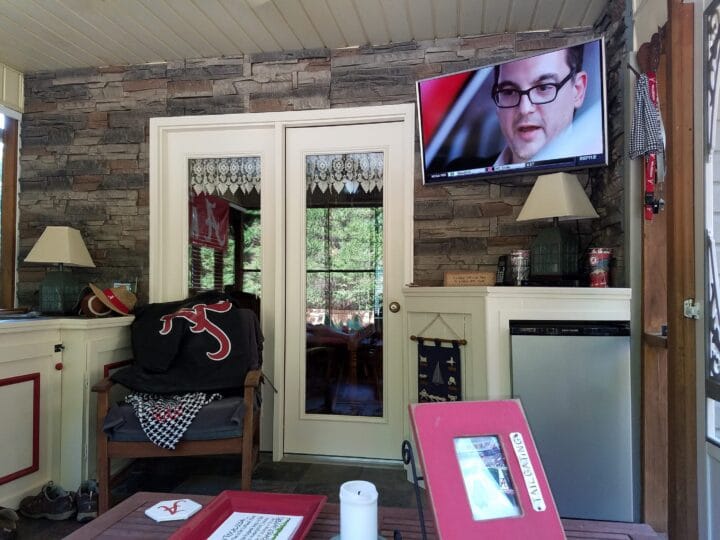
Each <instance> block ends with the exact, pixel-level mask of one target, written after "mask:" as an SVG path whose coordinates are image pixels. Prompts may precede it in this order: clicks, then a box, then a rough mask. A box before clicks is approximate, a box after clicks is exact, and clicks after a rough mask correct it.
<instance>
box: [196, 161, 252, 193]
mask: <svg viewBox="0 0 720 540" xmlns="http://www.w3.org/2000/svg"><path fill="white" fill-rule="evenodd" d="M188 161H189V166H190V187H191V188H192V189H193V191H194V192H195V193H197V194H198V195H200V194H201V193H206V194H208V195H224V194H225V193H226V192H227V191H230V193H232V194H235V193H237V192H238V190H239V191H240V192H241V193H245V194H247V193H250V192H251V191H253V190H254V191H256V192H257V193H260V172H261V171H260V156H245V157H232V158H204V159H190V160H188Z"/></svg>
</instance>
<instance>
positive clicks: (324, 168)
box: [306, 152, 385, 193]
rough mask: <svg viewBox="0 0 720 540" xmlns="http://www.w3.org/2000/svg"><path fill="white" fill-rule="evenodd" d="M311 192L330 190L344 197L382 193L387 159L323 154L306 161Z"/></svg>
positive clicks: (378, 154) (367, 154)
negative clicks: (342, 193)
mask: <svg viewBox="0 0 720 540" xmlns="http://www.w3.org/2000/svg"><path fill="white" fill-rule="evenodd" d="M306 167H307V170H306V175H307V188H308V191H310V193H312V192H313V191H315V190H316V189H319V190H320V191H321V192H322V193H325V192H326V191H327V190H328V189H332V190H334V191H335V192H336V193H340V192H342V191H343V190H345V192H347V193H356V192H357V191H358V190H360V191H364V192H365V193H370V192H371V191H372V190H374V189H377V190H378V191H382V186H383V175H384V169H385V159H384V154H383V153H382V152H364V153H354V154H323V155H312V156H307V158H306Z"/></svg>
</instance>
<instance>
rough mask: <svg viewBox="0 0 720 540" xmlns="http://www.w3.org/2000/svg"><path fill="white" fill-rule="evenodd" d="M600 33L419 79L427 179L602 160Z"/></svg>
mask: <svg viewBox="0 0 720 540" xmlns="http://www.w3.org/2000/svg"><path fill="white" fill-rule="evenodd" d="M604 56H605V49H604V41H603V39H602V38H598V39H594V40H592V41H588V42H585V43H580V44H576V45H572V46H569V47H565V48H562V49H555V50H552V51H545V52H542V53H540V54H534V55H529V56H525V57H522V58H514V59H512V60H509V61H506V62H501V63H497V64H493V65H488V66H483V67H480V68H475V69H471V70H467V71H462V72H458V73H452V74H448V75H441V76H439V77H433V78H431V79H424V80H421V81H418V82H417V99H418V114H419V117H420V122H419V126H420V147H421V155H422V168H423V179H424V182H425V184H436V183H440V182H452V181H467V180H490V179H493V178H496V177H501V176H506V175H520V174H523V175H526V174H545V173H549V172H555V171H562V170H571V169H579V168H587V167H595V166H602V165H607V121H606V114H607V113H606V97H605V95H606V90H605V58H604Z"/></svg>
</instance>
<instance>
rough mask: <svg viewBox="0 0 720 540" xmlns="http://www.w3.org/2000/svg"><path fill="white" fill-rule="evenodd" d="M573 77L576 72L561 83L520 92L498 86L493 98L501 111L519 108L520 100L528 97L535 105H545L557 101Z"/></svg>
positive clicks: (533, 87)
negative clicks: (559, 93)
mask: <svg viewBox="0 0 720 540" xmlns="http://www.w3.org/2000/svg"><path fill="white" fill-rule="evenodd" d="M573 75H575V70H571V71H570V73H568V76H567V77H565V78H564V79H563V80H562V81H560V82H559V83H550V82H547V83H542V84H537V85H535V86H532V87H530V88H528V89H527V90H518V89H517V88H512V87H507V88H498V87H497V86H496V87H495V88H493V92H492V97H493V100H494V101H495V104H496V105H497V106H498V107H500V108H501V109H510V108H512V107H517V106H518V105H520V100H521V99H522V97H523V96H527V97H528V99H529V100H530V103H532V104H533V105H544V104H545V103H550V102H551V101H555V98H556V97H557V95H558V92H559V91H560V89H561V88H562V87H563V86H565V83H566V82H568V81H569V80H570V79H571V78H572V77H573Z"/></svg>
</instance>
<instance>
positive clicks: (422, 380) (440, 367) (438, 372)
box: [417, 337, 462, 403]
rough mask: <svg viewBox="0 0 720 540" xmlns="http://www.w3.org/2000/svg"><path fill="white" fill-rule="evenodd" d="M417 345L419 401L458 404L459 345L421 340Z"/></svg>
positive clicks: (460, 394)
mask: <svg viewBox="0 0 720 540" xmlns="http://www.w3.org/2000/svg"><path fill="white" fill-rule="evenodd" d="M443 341H447V340H443ZM417 342H418V401H419V402H420V403H427V402H443V401H461V400H462V390H461V389H462V385H461V379H460V373H461V370H460V342H459V341H455V340H452V341H450V343H447V342H445V343H443V342H442V341H440V340H425V339H423V338H420V337H418V338H417Z"/></svg>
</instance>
